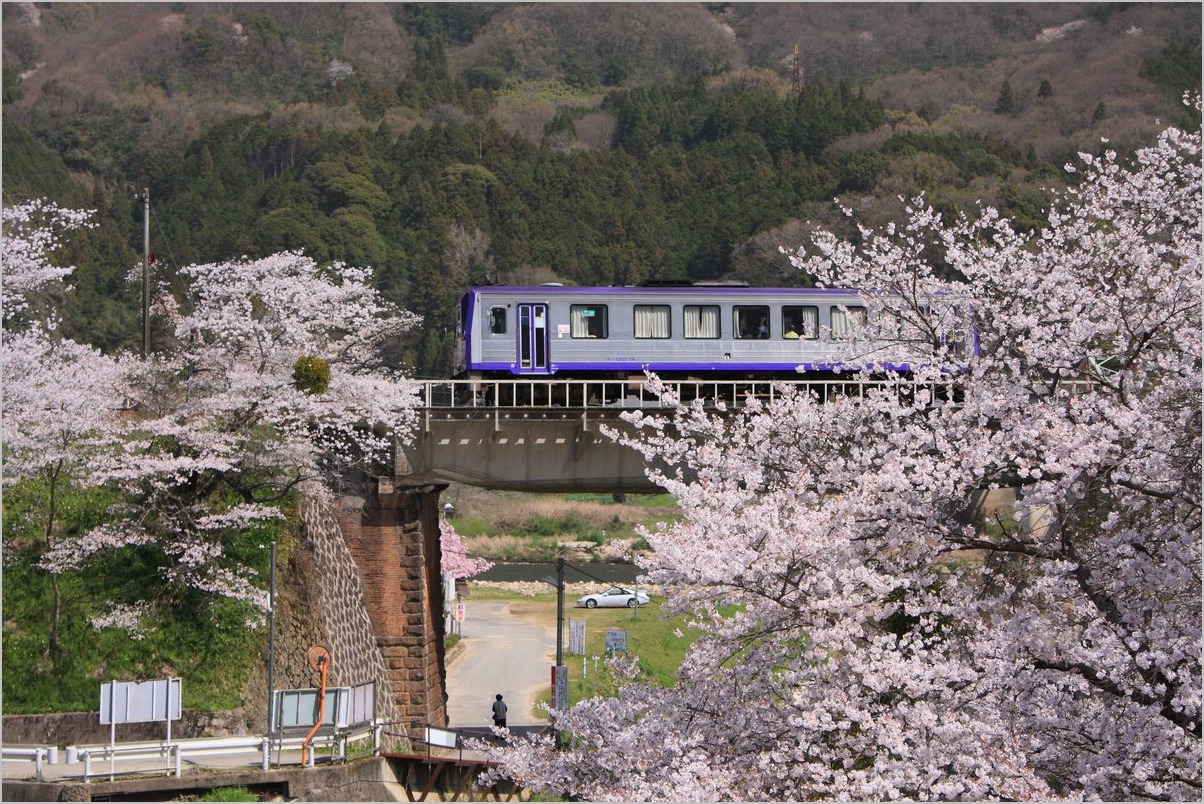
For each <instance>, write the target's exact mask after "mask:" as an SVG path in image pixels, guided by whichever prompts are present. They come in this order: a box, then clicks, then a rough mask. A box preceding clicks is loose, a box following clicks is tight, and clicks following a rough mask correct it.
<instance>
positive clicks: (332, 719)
mask: <svg viewBox="0 0 1204 804" xmlns="http://www.w3.org/2000/svg"><path fill="white" fill-rule="evenodd" d="M373 697H375V696H373ZM276 711H277V712H278V713H279V714H278V715H277V717H276V724H277V728H281V729H298V728H310V727H312V726H313V725H314V724H315V723H316V722H317V721H318V691H317V690H316V689H306V690H276ZM350 717H351V688H350V687H327V688H326V709H325V710H324V711H323V713H322V725H323V726H334V727H336V728H340V729H345V728H347V724H348V722H349V721H350Z"/></svg>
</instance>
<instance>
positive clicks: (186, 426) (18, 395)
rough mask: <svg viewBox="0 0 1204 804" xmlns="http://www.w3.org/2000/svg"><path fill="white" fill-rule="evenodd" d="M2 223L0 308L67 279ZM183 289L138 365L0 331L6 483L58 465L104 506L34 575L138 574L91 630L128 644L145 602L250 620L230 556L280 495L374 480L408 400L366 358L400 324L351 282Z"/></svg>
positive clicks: (236, 563)
mask: <svg viewBox="0 0 1204 804" xmlns="http://www.w3.org/2000/svg"><path fill="white" fill-rule="evenodd" d="M42 209H45V207H42ZM15 214H18V215H22V214H23V213H22V212H21V210H16V213H15ZM5 215H6V222H7V218H8V215H9V211H8V210H6V211H5ZM42 217H43V218H44V219H49V220H50V221H51V222H55V223H59V222H65V223H66V224H70V223H72V222H73V221H77V219H75V218H72V217H70V216H68V215H67V214H66V213H62V212H61V211H59V213H58V214H57V216H55V215H50V216H48V215H46V214H45V213H43V215H42ZM16 220H17V221H18V222H19V223H21V224H22V226H20V227H18V226H14V227H13V228H12V229H11V230H9V229H8V227H7V226H6V232H5V258H6V271H7V269H8V265H7V262H8V255H9V253H10V248H11V249H12V250H13V252H14V253H17V254H21V255H26V256H24V257H23V260H24V261H23V262H22V263H20V265H21V266H22V267H23V270H22V271H21V273H20V275H19V277H18V278H19V279H22V280H23V281H22V282H14V283H13V285H12V287H11V288H10V284H9V279H10V276H9V274H8V273H6V276H5V292H6V294H8V292H9V291H10V290H13V291H14V292H16V291H17V290H21V289H22V288H24V287H25V286H26V285H28V287H29V288H30V289H36V288H40V287H43V286H45V285H46V284H47V282H48V281H50V280H52V279H55V280H57V279H61V277H62V276H64V275H66V273H67V272H65V271H60V272H57V273H56V272H55V271H54V270H51V269H50V268H49V267H48V266H52V260H50V259H49V257H48V256H47V255H48V251H49V245H50V244H51V242H52V238H51V236H50V235H48V234H47V233H46V231H45V230H46V226H45V225H41V226H39V225H38V224H37V221H36V220H34V219H33V218H32V217H31V216H30V215H27V214H24V216H23V217H18V218H16ZM31 220H32V221H33V222H32V223H30V221H31ZM26 224H28V225H26ZM25 266H28V267H27V268H25ZM183 274H184V275H185V276H186V277H187V278H188V279H189V280H190V288H191V290H190V296H189V298H188V299H186V300H185V303H183V304H180V303H177V302H176V301H175V300H174V299H172V298H171V297H170V296H168V295H166V294H165V293H161V294H160V295H159V298H158V299H157V300H156V304H155V310H156V314H157V315H159V316H160V318H161V320H165V321H166V322H167V326H168V329H169V330H170V331H171V332H172V333H173V337H172V338H170V341H171V342H170V344H168V346H167V348H165V349H163V350H162V351H160V352H159V353H157V354H154V355H152V356H151V357H150V358H148V359H147V360H137V359H134V358H132V357H128V356H126V357H122V358H119V359H111V358H108V357H105V356H102V355H99V354H97V353H96V352H95V351H94V350H91V349H89V348H87V347H84V346H81V345H79V344H74V343H71V342H70V341H67V340H65V339H62V338H58V337H51V336H50V335H49V334H48V332H47V331H46V330H45V329H41V330H34V329H31V330H30V331H29V332H28V333H27V334H21V335H15V334H10V333H9V332H6V338H5V344H4V349H5V351H4V357H5V374H6V376H5V390H6V393H5V399H4V425H5V431H4V436H5V457H4V461H5V462H4V467H5V475H6V480H9V479H12V480H16V479H19V478H22V477H28V476H30V475H32V474H37V473H43V474H45V473H47V472H51V471H55V472H57V471H61V467H65V466H72V467H76V468H78V469H80V472H79V473H78V475H77V476H76V477H74V478H73V479H74V480H75V481H76V482H77V483H78V484H80V485H82V486H91V487H105V488H109V489H113V490H115V491H116V492H118V493H119V498H118V499H119V503H118V504H117V505H115V506H114V507H113V508H112V509H111V510H110V512H109V516H108V517H107V521H106V523H105V524H104V525H103V526H100V527H97V528H93V529H92V530H90V531H88V532H86V533H82V534H77V535H75V536H74V537H73V538H70V539H53V538H48V540H47V546H46V548H47V549H46V550H45V552H44V554H43V556H42V558H41V565H42V567H43V568H44V569H46V570H47V571H48V572H50V573H51V574H52V575H57V574H61V573H63V572H68V571H78V570H82V569H83V568H85V567H86V566H87V564H88V562H89V561H90V560H91V559H92V558H94V557H96V556H99V555H101V554H112V553H113V552H114V551H129V552H131V553H132V554H137V555H138V556H139V561H141V562H142V563H144V564H145V565H147V566H148V567H150V568H152V569H153V571H154V579H153V582H150V581H151V580H152V579H148V584H147V585H146V587H145V588H144V589H143V590H142V592H143V594H144V596H145V599H142V600H136V599H131V600H114V601H113V604H114V609H113V611H112V612H111V613H110V614H109V615H106V616H104V617H102V618H100V619H99V620H97V621H95V623H94V624H96V625H97V626H98V627H102V626H110V625H114V626H119V627H126V628H134V629H135V630H136V629H137V628H138V627H140V624H139V623H138V620H139V618H140V617H141V616H142V615H147V614H151V613H153V608H154V607H153V605H151V604H152V603H153V602H155V601H169V600H170V601H173V602H174V604H175V605H180V604H181V601H184V605H188V606H191V605H200V606H205V605H207V603H208V602H212V601H220V600H226V601H238V602H240V603H242V604H246V605H245V606H244V608H245V609H246V610H247V611H248V612H250V613H251V616H252V619H254V616H255V612H256V611H257V610H258V611H259V612H260V613H261V612H262V610H263V608H264V607H265V606H266V592H265V591H264V589H262V588H261V587H262V585H263V584H262V582H261V581H260V580H259V579H258V578H257V577H256V574H255V572H254V571H253V570H252V569H251V568H250V566H249V565H250V563H251V562H249V561H248V560H247V558H248V555H249V554H250V551H253V550H256V549H258V548H257V545H256V542H257V541H262V540H263V531H262V528H264V527H265V526H267V525H268V524H269V523H271V522H273V521H275V520H279V519H281V518H282V517H283V516H284V510H285V507H286V504H287V501H288V499H289V498H290V495H292V494H294V493H296V492H304V493H306V494H309V495H314V496H318V497H322V496H324V495H329V494H330V493H331V491H332V490H333V489H334V488H335V486H336V484H337V483H338V482H340V479H341V478H344V477H346V476H348V475H349V474H351V473H354V472H357V471H358V472H364V471H376V467H377V466H378V465H379V463H380V461H381V460H382V459H384V458H385V457H386V456H387V453H388V450H389V449H390V448H391V445H392V440H393V438H395V437H404V436H405V434H406V432H407V431H408V428H409V426H410V423H411V420H412V409H413V407H414V405H415V402H416V395H415V386H414V385H413V384H412V383H410V382H408V381H406V380H405V379H404V378H403V377H401V376H400V375H398V374H395V373H393V372H391V371H390V370H389V369H388V367H387V366H388V361H387V360H386V356H385V355H384V354H383V353H382V349H384V348H387V346H388V344H389V341H390V339H391V338H393V337H394V336H396V335H397V334H398V333H400V332H403V331H405V330H406V329H408V328H409V327H411V326H413V325H414V323H415V322H416V321H417V317H416V316H413V315H412V314H408V313H404V312H402V311H399V310H396V309H394V308H393V307H391V306H390V305H387V304H386V303H384V302H383V301H382V300H381V299H380V297H379V296H378V294H377V293H376V292H375V291H374V290H373V289H372V287H371V285H370V284H369V280H370V273H369V271H368V270H367V269H358V268H351V267H347V266H344V265H333V266H329V267H322V266H318V265H317V264H316V263H315V262H314V261H313V260H312V259H309V258H307V257H305V256H304V255H302V254H298V253H291V252H286V253H282V254H277V255H273V256H271V257H266V258H263V259H259V260H248V259H243V260H237V261H231V262H223V263H213V264H208V265H193V266H189V267H188V268H185V269H184V270H183ZM25 277H32V278H31V279H29V280H28V281H24V278H25ZM39 277H45V279H44V280H41V279H38V278H39ZM5 302H6V321H5V323H6V327H8V325H9V324H10V322H9V319H8V318H7V307H8V303H9V298H8V296H7V295H6V299H5ZM24 309H28V305H26V306H25V308H24ZM15 331H16V330H14V332H15ZM55 450H57V452H56V451H55ZM57 476H58V475H56V477H57ZM51 532H53V517H50V518H49V520H48V525H47V533H48V534H49V533H51ZM171 590H175V591H171ZM142 625H145V623H142Z"/></svg>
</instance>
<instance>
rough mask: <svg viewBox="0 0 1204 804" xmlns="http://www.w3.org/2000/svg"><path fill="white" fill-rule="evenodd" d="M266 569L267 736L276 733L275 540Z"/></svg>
mask: <svg viewBox="0 0 1204 804" xmlns="http://www.w3.org/2000/svg"><path fill="white" fill-rule="evenodd" d="M269 560H270V561H271V562H272V564H271V568H270V569H269V570H268V737H269V738H270V737H271V736H272V735H273V734H275V733H276V706H275V704H276V542H275V541H273V542H272V552H271V558H270V559H269Z"/></svg>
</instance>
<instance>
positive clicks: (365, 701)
mask: <svg viewBox="0 0 1204 804" xmlns="http://www.w3.org/2000/svg"><path fill="white" fill-rule="evenodd" d="M349 697H350V699H351V700H350V707H349V709H350V712H349V713H348V715H347V726H348V727H349V728H354V727H355V726H359V725H361V724H364V723H372V722H373V721H375V720H376V684H375V682H372V681H369V682H367V683H366V684H360V685H358V686H355V687H352V688H351V694H350V696H349Z"/></svg>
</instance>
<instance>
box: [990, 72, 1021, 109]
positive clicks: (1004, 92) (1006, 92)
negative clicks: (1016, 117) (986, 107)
mask: <svg viewBox="0 0 1204 804" xmlns="http://www.w3.org/2000/svg"><path fill="white" fill-rule="evenodd" d="M1015 111H1016V97H1015V95H1013V94H1012V84H1011V82H1009V81H1008V80H1007V79H1006V78H1005V79H1004V80H1003V85H1002V86H1001V87H999V99H998V100H996V101H995V114H1012V113H1013V112H1015Z"/></svg>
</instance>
